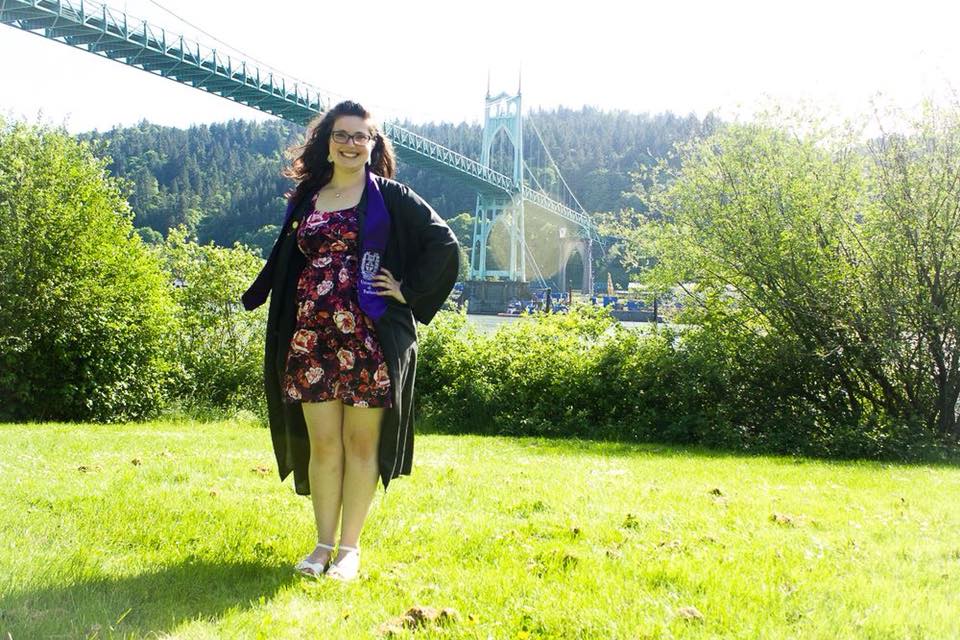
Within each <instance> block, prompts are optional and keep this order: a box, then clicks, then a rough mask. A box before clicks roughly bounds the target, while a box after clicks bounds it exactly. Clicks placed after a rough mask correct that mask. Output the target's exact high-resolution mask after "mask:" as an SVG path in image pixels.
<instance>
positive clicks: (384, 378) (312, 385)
mask: <svg viewBox="0 0 960 640" xmlns="http://www.w3.org/2000/svg"><path fill="white" fill-rule="evenodd" d="M315 203H316V196H314V205H313V206H312V207H311V209H310V211H309V212H308V213H307V215H306V216H305V217H304V219H303V222H302V224H301V225H300V228H299V229H298V230H297V245H298V246H299V247H300V251H302V252H303V254H304V255H305V256H306V257H307V264H306V265H305V266H304V268H303V271H302V272H301V274H300V280H299V282H298V283H297V325H296V329H295V330H294V333H293V338H292V339H291V341H290V348H289V350H288V351H287V362H286V371H285V374H284V383H283V397H284V401H285V402H324V401H327V400H334V399H337V398H339V399H341V400H342V401H343V403H344V404H348V405H353V406H355V407H390V406H391V404H392V403H391V398H390V376H389V375H388V372H387V365H386V362H385V361H384V357H383V350H382V349H381V347H380V343H379V341H378V340H377V335H376V331H375V330H374V325H373V321H372V320H370V318H369V317H368V316H367V315H366V314H365V313H364V312H363V311H362V310H361V309H360V304H359V301H358V298H357V290H356V282H357V277H358V275H359V274H358V265H357V242H358V233H357V230H358V222H357V207H352V208H350V209H343V210H341V211H317V210H316V204H315Z"/></svg>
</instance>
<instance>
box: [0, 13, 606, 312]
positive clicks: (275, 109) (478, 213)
mask: <svg viewBox="0 0 960 640" xmlns="http://www.w3.org/2000/svg"><path fill="white" fill-rule="evenodd" d="M0 22H2V23H4V24H7V25H9V26H12V27H15V28H18V29H22V30H24V31H27V32H30V33H34V34H37V35H40V36H42V37H44V38H48V39H50V40H53V41H56V42H60V43H63V44H66V45H68V46H71V47H74V48H77V49H80V50H83V51H86V52H89V53H92V54H95V55H99V56H102V57H105V58H108V59H111V60H115V61H118V62H121V63H123V64H126V65H129V66H132V67H135V68H137V69H141V70H143V71H146V72H149V73H152V74H155V75H158V76H161V77H164V78H168V79H170V80H173V81H175V82H179V83H181V84H185V85H188V86H190V87H193V88H196V89H199V90H202V91H206V92H208V93H212V94H215V95H218V96H220V97H223V98H226V99H228V100H233V101H234V102H237V103H240V104H243V105H246V106H248V107H250V108H253V109H257V110H260V111H262V112H265V113H269V114H271V115H274V116H277V117H280V118H283V119H285V120H288V121H291V122H294V123H297V124H301V125H306V124H307V123H308V122H309V121H310V120H312V119H313V118H314V117H315V116H316V115H317V114H320V113H323V112H324V111H326V110H327V109H328V108H329V107H331V106H333V101H332V99H331V98H330V97H329V96H327V95H325V94H324V92H323V91H321V90H320V89H318V88H317V87H315V86H313V85H311V84H309V83H306V82H303V81H300V80H297V79H294V78H292V77H289V76H287V75H284V74H283V73H282V72H280V71H278V70H275V69H272V68H270V67H268V66H267V65H265V64H263V63H260V62H257V61H254V60H252V59H248V58H247V57H244V56H240V55H237V54H236V52H235V51H233V50H232V49H229V48H228V52H223V50H222V49H221V51H218V50H217V48H215V47H210V46H206V45H204V44H202V43H200V42H197V41H196V40H193V39H189V38H185V37H184V36H183V35H180V34H177V33H173V32H171V31H168V30H167V29H164V28H162V27H158V26H155V25H151V24H148V23H147V22H146V21H145V20H140V19H137V18H135V17H133V16H130V15H128V14H127V13H126V12H124V11H120V10H117V9H114V8H111V7H108V6H106V5H104V4H99V3H96V2H87V1H85V0H0ZM521 107H522V103H521V92H520V88H519V87H518V90H517V93H516V94H512V95H511V94H508V93H500V94H497V95H493V96H492V95H490V89H489V86H488V88H487V95H486V101H485V112H484V126H483V145H482V150H481V158H480V159H479V160H476V159H473V158H468V157H467V156H464V155H462V154H460V153H457V152H455V151H452V150H451V149H448V148H446V147H443V146H442V145H440V144H437V143H436V142H433V141H431V140H428V139H427V138H425V137H423V136H420V135H418V134H416V133H414V132H413V131H410V130H408V129H405V128H403V127H401V126H400V125H399V124H398V123H397V122H392V121H386V122H384V123H383V133H384V135H385V136H387V137H388V138H389V139H390V141H391V142H392V143H393V146H394V148H395V149H396V152H397V156H398V157H399V160H400V162H402V163H409V164H411V165H415V166H419V167H427V168H430V169H431V170H432V171H438V172H441V173H443V174H445V175H448V176H450V177H451V178H454V179H456V180H458V181H459V182H461V183H464V184H466V185H467V186H468V187H469V188H470V189H471V190H475V191H476V194H477V200H476V210H475V222H474V233H473V240H472V246H471V253H470V255H471V259H470V280H469V282H468V283H467V288H468V292H467V295H468V297H469V298H470V301H471V310H474V309H475V308H477V310H480V309H483V308H484V307H489V309H488V310H495V309H496V308H497V307H501V308H502V306H503V304H504V303H505V301H506V300H508V299H510V298H523V297H526V296H525V293H526V285H527V282H528V272H530V269H528V262H527V259H528V258H530V266H532V267H533V269H532V271H533V276H534V278H535V279H536V280H538V281H539V282H540V283H541V284H546V279H547V277H546V276H545V275H544V273H543V269H541V267H540V265H538V264H537V261H536V260H535V259H534V257H533V254H532V252H531V250H530V248H529V246H528V244H527V242H526V238H525V233H524V231H525V230H524V220H525V214H526V213H529V212H531V211H534V210H537V211H542V212H546V214H547V215H549V216H551V217H553V218H554V219H558V220H562V221H564V223H569V226H571V227H572V229H573V230H574V233H572V234H570V235H566V236H564V237H560V238H557V242H558V243H559V260H558V264H557V274H558V278H557V280H558V282H559V284H560V287H561V289H562V288H564V287H565V286H566V275H565V271H566V264H567V261H568V260H569V258H570V257H571V256H572V255H573V254H574V253H579V254H580V257H581V259H582V261H583V266H584V269H583V283H582V287H583V290H584V291H590V292H592V291H593V274H592V269H591V255H592V253H593V250H594V245H595V244H597V245H598V246H599V247H600V249H601V250H602V246H603V245H602V243H601V242H600V236H599V234H598V233H597V229H596V227H595V226H594V224H593V222H592V221H591V219H590V216H589V215H588V214H587V212H586V211H585V210H584V209H583V207H582V206H580V204H579V202H577V200H576V198H575V197H574V195H573V193H572V191H570V189H569V187H568V186H567V185H566V182H565V181H564V180H563V178H562V175H560V173H559V169H558V168H557V167H556V163H554V162H553V159H552V158H551V157H550V155H549V150H548V149H546V146H545V145H543V141H542V139H539V132H537V137H538V141H539V142H540V144H541V145H543V150H544V151H545V152H546V156H547V158H548V159H549V163H550V165H551V166H552V169H553V171H555V172H556V174H557V175H558V176H559V181H558V182H559V184H560V185H562V189H561V190H560V191H558V193H547V191H546V190H545V189H543V188H542V187H541V186H540V184H539V183H538V182H537V179H536V175H535V172H534V170H533V169H532V168H531V167H529V166H527V164H526V162H525V161H524V140H523V132H524V119H523V111H522V108H521ZM534 131H536V128H535V127H534ZM503 136H506V138H507V140H508V141H509V145H510V146H511V147H512V151H513V153H512V156H513V158H512V164H513V169H512V172H510V175H507V174H505V173H501V172H499V171H496V170H494V168H493V163H492V150H493V146H494V143H495V142H496V141H497V140H498V139H502V137H503ZM498 137H499V138H498ZM530 183H532V184H530ZM497 223H500V224H503V225H506V230H507V235H508V237H509V252H508V254H509V258H506V257H504V259H502V260H500V262H503V263H504V264H502V265H496V266H499V267H500V268H498V269H494V268H492V266H494V265H492V261H491V260H488V245H489V241H490V232H491V230H492V229H493V228H494V225H495V224H497ZM565 227H566V225H565V226H564V228H565ZM475 303H476V304H475Z"/></svg>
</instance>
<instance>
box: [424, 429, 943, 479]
mask: <svg viewBox="0 0 960 640" xmlns="http://www.w3.org/2000/svg"><path fill="white" fill-rule="evenodd" d="M417 433H418V434H424V435H436V436H472V437H476V438H508V439H510V440H511V441H513V442H516V443H517V444H520V445H525V446H530V447H535V448H536V450H537V452H538V453H542V454H545V455H551V454H552V455H570V454H574V453H575V454H582V455H595V456H605V457H627V458H635V457H643V456H656V457H660V458H709V459H717V460H720V459H760V458H762V459H765V460H768V461H770V462H780V463H782V464H805V463H816V464H829V465H835V466H840V467H853V466H856V467H864V466H867V467H873V468H876V469H887V468H894V467H904V468H916V467H931V468H948V469H956V468H960V453H958V454H957V455H956V457H954V458H952V459H950V458H946V459H944V458H933V457H931V458H929V459H917V460H899V459H894V458H890V459H883V458H880V459H878V458H863V457H859V458H858V457H849V456H848V457H842V456H837V457H827V456H815V455H809V454H802V453H797V454H791V453H778V452H775V451H762V450H756V451H749V450H746V449H723V448H719V447H708V446H706V445H699V444H675V443H665V442H634V441H627V440H614V439H603V438H583V437H572V436H563V435H557V436H550V435H539V436H534V435H529V436H526V435H509V434H498V433H488V432H487V433H484V432H477V431H464V432H463V433H457V432H454V431H451V430H450V429H447V428H444V427H442V426H440V425H437V424H435V423H434V421H433V420H432V419H431V418H430V416H418V417H417Z"/></svg>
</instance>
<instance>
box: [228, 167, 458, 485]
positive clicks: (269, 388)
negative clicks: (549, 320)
mask: <svg viewBox="0 0 960 640" xmlns="http://www.w3.org/2000/svg"><path fill="white" fill-rule="evenodd" d="M373 179H374V180H376V181H377V184H378V185H379V187H380V192H381V193H382V194H383V199H384V202H385V203H386V206H387V211H388V212H389V214H390V236H389V238H388V240H387V246H386V249H385V251H384V255H383V258H382V260H381V266H382V267H384V268H386V269H387V270H388V271H390V273H392V274H393V276H394V277H395V278H396V279H397V280H400V281H401V286H400V291H401V293H402V294H403V297H404V299H405V300H406V301H407V304H401V303H400V302H398V301H397V300H395V299H394V298H390V297H388V298H387V310H386V312H385V313H384V314H383V316H382V317H381V318H380V319H379V320H377V321H376V322H375V328H376V332H377V337H378V338H379V340H380V345H381V347H382V349H383V355H384V358H385V360H386V364H387V369H388V371H389V374H390V383H391V391H392V393H393V407H391V408H389V409H386V410H385V411H384V414H383V421H382V422H381V428H380V446H379V452H378V459H379V466H380V480H381V482H382V483H383V488H384V491H386V488H387V485H389V483H390V481H391V480H392V479H394V478H396V477H398V476H401V475H410V470H411V463H412V461H413V409H414V404H413V403H414V394H413V391H414V380H415V378H416V373H417V331H416V326H415V322H414V321H415V320H417V321H420V322H422V323H423V324H428V323H429V322H430V320H432V319H433V317H434V315H436V313H437V311H438V310H439V309H440V307H441V305H442V304H443V302H444V300H446V299H447V296H448V295H449V294H450V291H451V290H452V289H453V285H454V283H455V282H456V279H457V274H458V272H459V269H460V248H459V244H458V243H457V238H456V236H455V235H454V234H453V232H452V231H451V230H450V227H448V226H447V224H446V223H445V222H444V221H443V219H442V218H441V217H440V216H439V215H438V214H437V212H436V211H434V210H433V208H432V207H431V206H430V205H429V204H427V203H426V201H424V200H423V199H422V198H421V197H420V196H418V195H417V194H416V193H414V192H413V191H412V190H411V189H410V188H409V187H407V186H406V185H403V184H401V183H399V182H396V181H394V180H389V179H386V178H382V177H380V176H376V175H374V176H373ZM309 201H310V198H309V197H306V198H304V199H303V201H302V202H300V204H299V205H298V206H296V207H295V208H294V210H293V212H292V214H291V215H290V216H288V219H287V220H286V221H285V223H284V225H283V228H282V229H281V232H280V236H279V238H278V239H277V241H276V243H275V244H274V247H273V250H272V251H271V252H270V257H269V258H268V259H267V263H266V264H265V265H264V267H263V270H262V271H261V272H260V274H259V275H258V276H257V279H256V280H255V281H254V283H253V284H252V285H251V286H250V288H249V289H248V290H247V291H246V293H244V294H243V298H242V299H243V304H244V306H245V307H246V308H247V309H255V308H256V307H258V306H260V305H261V304H263V303H264V301H265V300H266V298H267V294H268V293H269V292H270V291H271V290H272V295H271V296H270V307H269V313H268V316H267V331H266V349H265V354H264V383H265V388H266V396H267V408H268V412H269V419H270V432H271V436H272V439H273V449H274V453H275V454H276V457H277V467H278V471H279V473H280V480H281V481H282V480H283V479H285V478H286V477H287V476H288V475H289V474H290V472H291V471H292V472H293V478H294V489H295V490H296V492H297V493H298V494H301V495H309V493H310V480H309V478H308V476H307V464H308V462H309V460H310V442H309V438H308V435H307V428H306V424H305V423H304V419H303V411H302V409H301V407H300V404H299V403H286V402H283V401H282V399H281V398H282V395H281V382H282V378H283V373H284V368H285V364H286V358H287V349H289V345H290V339H291V337H292V336H293V333H294V329H295V326H296V315H297V302H296V291H297V281H298V279H299V277H300V271H301V270H302V269H303V267H304V265H305V264H306V258H305V257H304V256H303V254H302V253H301V252H300V250H299V249H298V248H297V244H296V233H295V230H294V229H293V225H292V222H293V221H294V220H297V221H299V220H301V219H302V217H303V214H304V213H305V212H306V210H307V208H308V205H309ZM366 204H367V196H366V193H364V194H363V197H362V198H361V200H360V206H359V222H360V237H359V239H358V243H357V246H358V247H362V246H363V226H364V218H365V214H366Z"/></svg>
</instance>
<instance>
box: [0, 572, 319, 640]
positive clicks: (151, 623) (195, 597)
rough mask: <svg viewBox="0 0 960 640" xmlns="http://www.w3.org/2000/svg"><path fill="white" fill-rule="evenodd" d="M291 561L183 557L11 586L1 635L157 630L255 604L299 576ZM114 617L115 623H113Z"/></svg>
mask: <svg viewBox="0 0 960 640" xmlns="http://www.w3.org/2000/svg"><path fill="white" fill-rule="evenodd" d="M301 579H302V578H300V577H299V576H297V575H296V574H295V573H293V570H292V569H291V568H290V567H286V566H270V565H264V564H259V563H252V562H247V563H239V564H212V563H209V562H188V563H185V564H180V565H175V566H169V567H163V568H161V569H159V570H157V571H154V572H150V573H143V574H139V575H135V576H129V577H119V578H110V577H104V578H93V579H81V580H79V581H76V582H73V583H71V584H64V585H59V586H50V587H41V588H37V589H28V590H23V591H19V592H17V591H13V592H11V593H8V594H6V595H5V596H3V598H2V600H0V634H2V635H3V637H4V638H7V637H8V636H7V633H8V632H9V634H10V636H11V637H12V638H14V640H18V639H20V638H56V637H60V638H76V637H81V638H87V637H98V638H104V637H113V636H114V635H120V636H122V637H128V636H134V637H141V636H150V637H154V636H161V635H164V634H165V633H169V632H171V631H172V630H174V629H175V628H176V627H177V626H179V625H180V624H182V623H184V622H187V621H190V620H195V619H198V618H199V619H216V618H218V617H220V616H222V615H223V614H224V613H225V612H226V611H227V610H230V609H244V608H252V607H256V606H258V605H259V604H260V602H261V598H262V599H263V600H264V601H266V600H269V599H270V598H272V597H273V594H274V593H275V592H276V591H278V590H279V589H280V588H281V587H283V586H284V585H286V584H289V583H291V582H294V581H297V580H301ZM118 621H119V622H118Z"/></svg>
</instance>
